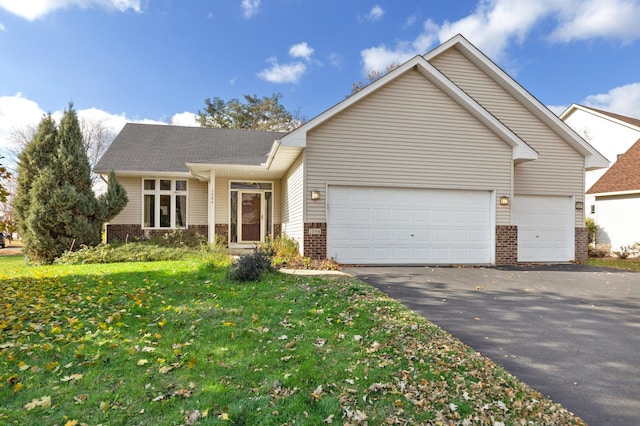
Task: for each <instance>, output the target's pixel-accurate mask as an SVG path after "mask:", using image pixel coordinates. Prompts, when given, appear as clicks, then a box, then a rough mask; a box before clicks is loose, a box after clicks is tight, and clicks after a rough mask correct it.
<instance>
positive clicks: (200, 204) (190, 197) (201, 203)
mask: <svg viewBox="0 0 640 426" xmlns="http://www.w3.org/2000/svg"><path fill="white" fill-rule="evenodd" d="M188 189H189V192H188V193H187V215H188V219H187V224H188V225H207V224H208V222H207V217H208V206H207V202H208V199H207V183H206V182H200V181H198V180H196V179H189V183H188Z"/></svg>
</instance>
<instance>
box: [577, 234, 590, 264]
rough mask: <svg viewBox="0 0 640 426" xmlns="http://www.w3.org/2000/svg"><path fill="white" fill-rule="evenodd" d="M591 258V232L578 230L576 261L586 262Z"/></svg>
mask: <svg viewBox="0 0 640 426" xmlns="http://www.w3.org/2000/svg"><path fill="white" fill-rule="evenodd" d="M587 257H589V230H588V229H587V228H576V260H585V259H587Z"/></svg>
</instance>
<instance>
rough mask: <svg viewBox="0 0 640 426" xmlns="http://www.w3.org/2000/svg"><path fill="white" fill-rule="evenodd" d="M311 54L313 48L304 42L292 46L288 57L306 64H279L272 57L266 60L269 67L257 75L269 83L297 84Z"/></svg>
mask: <svg viewBox="0 0 640 426" xmlns="http://www.w3.org/2000/svg"><path fill="white" fill-rule="evenodd" d="M313 52H314V50H313V48H312V47H310V46H309V45H308V44H307V42H306V41H305V42H302V43H298V44H294V45H293V46H291V47H290V48H289V56H291V57H292V58H294V59H304V61H306V62H303V61H294V62H290V63H288V64H280V63H278V59H277V58H276V57H275V56H273V57H271V58H268V59H267V62H269V63H271V66H270V67H269V68H266V69H264V70H262V71H260V72H258V74H257V75H258V77H260V78H261V79H263V80H266V81H269V82H271V83H297V82H298V81H300V79H301V78H302V76H303V75H304V73H306V72H307V69H308V67H307V63H308V62H310V61H311V56H312V55H313Z"/></svg>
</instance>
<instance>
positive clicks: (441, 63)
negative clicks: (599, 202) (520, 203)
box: [429, 49, 584, 227]
mask: <svg viewBox="0 0 640 426" xmlns="http://www.w3.org/2000/svg"><path fill="white" fill-rule="evenodd" d="M429 62H430V63H431V64H433V65H434V66H435V67H437V68H438V69H439V70H440V71H441V72H442V73H443V74H445V75H446V76H447V77H448V78H449V79H450V80H452V81H453V82H454V83H455V84H456V85H458V86H459V87H460V88H461V89H462V90H464V91H465V92H467V93H468V94H469V95H470V96H471V97H472V98H474V99H475V100H476V101H478V102H479V103H480V104H481V105H482V106H483V107H485V108H486V109H487V110H488V111H489V112H490V113H492V114H493V115H494V116H495V117H497V118H498V119H499V120H500V121H501V122H502V123H504V124H505V125H506V126H507V127H509V128H510V129H511V130H512V131H513V132H514V133H516V134H517V135H518V136H520V137H521V138H522V139H523V140H524V141H525V142H526V143H528V144H529V145H530V146H531V147H532V148H533V149H535V150H536V151H537V152H538V154H539V158H538V159H537V160H534V161H529V162H526V163H522V164H519V165H517V166H516V167H515V177H514V194H515V195H567V196H575V197H576V200H582V199H583V188H584V158H583V157H582V155H581V154H580V153H578V152H577V151H575V150H574V149H573V148H572V147H571V146H569V145H568V144H567V143H566V142H565V141H564V140H562V139H561V138H560V137H559V136H558V135H556V134H555V133H554V132H553V131H551V129H549V128H548V127H547V126H546V125H545V124H544V123H543V122H542V121H541V120H540V119H538V118H537V117H536V116H535V115H534V114H533V113H532V112H531V111H529V110H528V109H527V108H525V107H524V106H523V105H522V104H521V103H520V102H519V101H518V100H516V99H515V98H514V97H513V96H511V95H510V94H509V93H508V92H507V91H506V90H505V89H504V88H503V87H501V86H500V85H499V84H498V83H497V82H496V81H495V80H493V79H492V78H490V77H489V76H488V75H487V74H486V73H485V72H483V71H482V70H481V69H480V68H478V67H477V66H476V65H475V64H474V63H473V62H471V61H470V60H468V59H467V58H466V57H465V56H463V55H462V53H460V51H458V50H456V49H449V50H447V51H445V52H444V53H443V54H441V55H439V56H437V57H435V58H432V59H430V60H429ZM576 213H578V214H576V221H575V223H576V226H580V227H583V226H584V222H583V221H584V219H583V215H582V212H581V211H580V212H576Z"/></svg>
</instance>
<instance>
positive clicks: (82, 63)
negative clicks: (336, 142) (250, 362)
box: [0, 0, 640, 149]
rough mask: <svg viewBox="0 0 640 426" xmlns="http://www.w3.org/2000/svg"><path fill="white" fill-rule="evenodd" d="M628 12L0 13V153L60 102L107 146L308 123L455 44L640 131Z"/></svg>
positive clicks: (549, 100)
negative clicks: (91, 123)
mask: <svg viewBox="0 0 640 426" xmlns="http://www.w3.org/2000/svg"><path fill="white" fill-rule="evenodd" d="M639 22H640V0H554V1H548V0H527V1H521V0H454V1H448V2H444V1H426V0H422V1H420V0H402V1H398V0H378V1H368V0H346V1H345V0H340V1H336V0H323V1H310V0H181V1H178V0H29V1H25V0H0V149H2V148H6V147H8V146H9V144H10V142H9V135H10V133H11V131H12V130H13V129H14V128H19V127H21V126H22V127H23V126H25V125H29V124H32V125H35V124H37V122H38V121H39V119H40V118H41V116H42V114H43V113H45V112H53V113H57V112H59V111H60V110H62V109H64V107H65V106H66V105H67V103H68V102H69V101H70V100H72V101H73V102H74V104H75V107H76V110H78V111H79V113H80V115H81V116H86V117H88V118H91V119H94V120H98V121H102V122H104V123H105V126H107V127H109V128H110V129H113V131H115V132H117V131H118V130H119V129H120V128H121V127H122V126H123V125H124V123H125V122H126V121H141V122H173V123H175V124H185V125H187V124H192V123H193V113H196V112H197V111H198V110H199V109H202V108H203V106H204V99H205V98H207V97H215V96H218V97H220V98H222V99H224V100H229V99H231V98H241V97H242V95H244V94H257V95H260V96H270V95H272V94H274V93H282V95H283V98H282V103H283V104H284V105H285V107H286V108H287V109H288V110H289V111H292V112H294V113H297V114H299V115H301V116H303V117H306V118H307V119H310V118H313V117H314V116H315V115H317V114H319V113H321V112H322V111H324V110H326V109H327V108H330V107H331V106H333V105H334V104H336V103H337V102H339V101H341V100H343V99H344V98H345V96H346V95H348V94H349V92H350V90H351V83H352V82H354V81H359V80H362V79H364V74H365V72H366V70H368V69H372V68H384V66H386V65H387V64H389V63H391V62H401V61H404V60H406V59H409V58H410V57H412V56H414V55H416V54H421V53H422V54H424V53H426V52H427V51H429V50H431V49H433V48H434V47H436V46H437V45H438V44H440V43H441V42H444V41H446V40H447V39H449V38H450V37H451V36H453V35H455V34H456V33H461V34H463V35H464V36H465V37H467V38H468V39H469V40H470V41H471V42H472V43H474V44H475V45H476V46H477V47H479V48H480V49H481V50H482V51H483V52H485V53H486V54H487V55H488V56H489V57H490V58H491V59H493V60H494V61H495V62H496V63H497V64H498V65H499V66H501V67H502V68H503V69H504V70H505V71H507V72H508V73H509V74H511V75H512V76H513V77H514V78H515V79H516V80H517V81H518V82H519V83H520V84H522V85H523V86H524V87H525V88H526V89H527V90H529V91H530V92H531V93H532V94H533V95H534V96H536V97H537V98H538V99H539V100H540V101H542V102H543V103H544V104H545V105H547V106H549V107H550V108H551V109H552V110H553V111H554V112H556V113H559V112H561V111H562V109H563V108H565V107H567V106H569V105H570V104H571V103H580V104H586V105H592V106H595V107H599V108H603V109H607V110H610V111H612V112H616V113H619V114H624V115H629V116H633V117H636V118H638V117H640V72H639V70H640V25H639V24H638V23H639Z"/></svg>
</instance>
